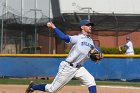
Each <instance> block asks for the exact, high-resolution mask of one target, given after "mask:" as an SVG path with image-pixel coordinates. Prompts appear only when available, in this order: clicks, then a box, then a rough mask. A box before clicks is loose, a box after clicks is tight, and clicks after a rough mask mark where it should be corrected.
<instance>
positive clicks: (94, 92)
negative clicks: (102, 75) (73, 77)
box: [88, 86, 96, 93]
mask: <svg viewBox="0 0 140 93" xmlns="http://www.w3.org/2000/svg"><path fill="white" fill-rule="evenodd" d="M88 90H89V93H96V86H90V87H88Z"/></svg>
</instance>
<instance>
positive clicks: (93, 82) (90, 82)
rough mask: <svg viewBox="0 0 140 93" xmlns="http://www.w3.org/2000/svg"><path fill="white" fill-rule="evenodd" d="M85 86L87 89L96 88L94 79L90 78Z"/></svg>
mask: <svg viewBox="0 0 140 93" xmlns="http://www.w3.org/2000/svg"><path fill="white" fill-rule="evenodd" d="M87 86H88V87H90V86H96V82H95V79H94V77H92V78H90V80H89V81H88V83H87Z"/></svg>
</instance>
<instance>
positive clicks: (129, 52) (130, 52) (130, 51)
mask: <svg viewBox="0 0 140 93" xmlns="http://www.w3.org/2000/svg"><path fill="white" fill-rule="evenodd" d="M126 42H127V43H126V44H125V45H122V46H119V51H120V52H121V51H122V49H121V48H125V49H126V52H125V54H127V55H134V49H133V44H132V41H131V40H130V37H128V36H127V37H126Z"/></svg>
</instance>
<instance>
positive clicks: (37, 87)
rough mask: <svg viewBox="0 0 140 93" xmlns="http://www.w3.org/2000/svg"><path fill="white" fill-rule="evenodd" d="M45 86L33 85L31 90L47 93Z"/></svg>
mask: <svg viewBox="0 0 140 93" xmlns="http://www.w3.org/2000/svg"><path fill="white" fill-rule="evenodd" d="M45 86H46V84H38V85H33V86H32V87H31V88H32V89H33V90H40V91H44V92H45Z"/></svg>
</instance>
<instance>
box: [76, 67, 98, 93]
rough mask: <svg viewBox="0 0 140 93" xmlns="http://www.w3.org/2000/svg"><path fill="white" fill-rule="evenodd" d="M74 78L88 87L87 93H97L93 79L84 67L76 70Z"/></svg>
mask: <svg viewBox="0 0 140 93" xmlns="http://www.w3.org/2000/svg"><path fill="white" fill-rule="evenodd" d="M75 77H76V78H77V79H80V80H81V81H82V82H83V84H84V85H86V86H88V90H89V93H97V89H96V82H95V79H94V77H93V76H92V75H91V74H90V73H89V72H88V71H87V70H86V69H85V68H84V67H81V68H80V69H79V70H77V72H76V74H75Z"/></svg>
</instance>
